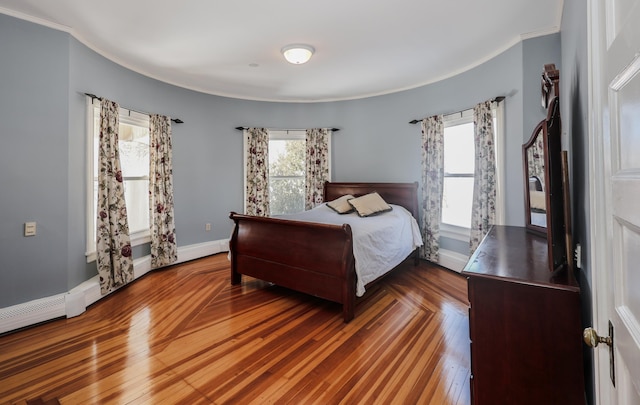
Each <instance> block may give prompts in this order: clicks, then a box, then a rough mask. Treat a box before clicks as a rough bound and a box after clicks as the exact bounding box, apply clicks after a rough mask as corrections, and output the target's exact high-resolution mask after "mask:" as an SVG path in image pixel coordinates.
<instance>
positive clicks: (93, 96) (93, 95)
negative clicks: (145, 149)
mask: <svg viewBox="0 0 640 405" xmlns="http://www.w3.org/2000/svg"><path fill="white" fill-rule="evenodd" d="M84 95H85V96H88V97H91V101H93V100H94V99H96V98H97V99H100V97H98V96H96V95H95V94H91V93H84ZM120 108H124V109H125V110H129V111H133V112H137V113H138V114H144V115H151V114H149V113H148V112H144V111H138V110H133V109H131V108H127V107H122V106H121V107H120ZM171 121H173V122H175V123H176V124H184V121H182V120H181V119H180V118H171Z"/></svg>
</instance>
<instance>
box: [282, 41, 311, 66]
mask: <svg viewBox="0 0 640 405" xmlns="http://www.w3.org/2000/svg"><path fill="white" fill-rule="evenodd" d="M313 52H315V49H313V47H312V46H309V45H300V44H297V45H287V46H285V47H284V48H282V54H283V55H284V58H285V59H286V60H287V62H289V63H293V64H294V65H301V64H303V63H307V62H308V61H309V59H311V55H313Z"/></svg>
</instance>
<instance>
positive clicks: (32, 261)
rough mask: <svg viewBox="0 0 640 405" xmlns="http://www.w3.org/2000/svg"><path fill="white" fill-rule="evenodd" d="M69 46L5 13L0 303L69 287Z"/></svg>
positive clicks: (0, 79)
mask: <svg viewBox="0 0 640 405" xmlns="http://www.w3.org/2000/svg"><path fill="white" fill-rule="evenodd" d="M68 52H69V39H68V35H66V34H63V33H60V32H57V31H52V30H50V29H48V28H44V27H41V26H37V25H34V24H28V23H24V22H22V21H20V20H16V19H14V18H10V17H6V16H3V15H0V140H1V142H2V145H1V146H0V307H3V306H6V305H11V304H15V303H19V302H23V301H27V300H30V299H34V298H39V297H43V296H49V295H53V294H56V293H59V292H60V291H66V290H67V275H66V273H65V269H66V268H67V255H68V250H67V249H68V241H67V237H68V234H67V229H68V228H67V227H68V225H67V224H68V211H67V196H68V194H67V160H68V153H69V151H68V149H67V143H68V142H67V134H68V130H67V129H68V119H69V116H68V105H69V102H68V90H69V59H68V58H67V55H68ZM27 221H36V222H37V236H32V237H24V236H23V234H24V223H25V222H27Z"/></svg>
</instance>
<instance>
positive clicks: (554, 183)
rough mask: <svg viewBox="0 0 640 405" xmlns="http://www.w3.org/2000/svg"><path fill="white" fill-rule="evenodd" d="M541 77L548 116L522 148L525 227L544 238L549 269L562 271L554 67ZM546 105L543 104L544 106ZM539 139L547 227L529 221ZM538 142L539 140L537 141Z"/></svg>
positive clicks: (558, 127) (557, 99) (559, 147)
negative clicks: (531, 159)
mask: <svg viewBox="0 0 640 405" xmlns="http://www.w3.org/2000/svg"><path fill="white" fill-rule="evenodd" d="M544 68H545V70H544V73H543V74H542V93H543V105H544V104H546V108H547V117H546V118H545V119H544V120H542V121H541V122H540V123H539V124H538V125H537V126H536V128H535V129H534V131H533V133H532V135H531V138H530V139H529V140H528V141H527V142H526V143H525V144H524V145H522V162H523V174H524V191H525V194H524V196H525V198H524V200H525V217H526V218H525V226H526V227H527V229H528V230H529V231H531V232H535V233H537V234H539V235H542V236H546V238H547V244H548V247H549V249H548V251H549V269H550V270H551V271H555V270H558V269H560V268H563V267H564V266H565V264H566V263H567V246H566V234H565V226H566V224H565V213H564V211H565V204H564V188H563V179H564V175H563V167H562V138H561V137H562V132H561V121H560V96H559V83H558V82H559V76H560V75H559V72H558V70H557V69H556V68H555V65H553V64H549V65H545V67H544ZM545 102H546V103H545ZM538 136H541V137H542V144H543V148H542V155H543V156H541V158H542V162H543V164H544V183H543V187H544V189H543V191H544V208H545V211H546V221H545V224H546V227H543V226H540V225H538V224H537V222H536V221H532V203H531V202H532V193H531V190H530V178H531V177H532V174H531V173H529V153H530V151H531V150H533V148H534V147H536V142H537V141H538V138H537V137H538ZM538 142H539V141H538Z"/></svg>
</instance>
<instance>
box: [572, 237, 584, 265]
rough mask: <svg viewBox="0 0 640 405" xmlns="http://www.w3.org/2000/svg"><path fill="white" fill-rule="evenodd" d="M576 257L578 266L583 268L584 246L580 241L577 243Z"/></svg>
mask: <svg viewBox="0 0 640 405" xmlns="http://www.w3.org/2000/svg"><path fill="white" fill-rule="evenodd" d="M573 254H574V258H575V259H576V267H577V268H579V269H581V268H582V246H580V244H579V243H577V244H576V250H575V252H573Z"/></svg>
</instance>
